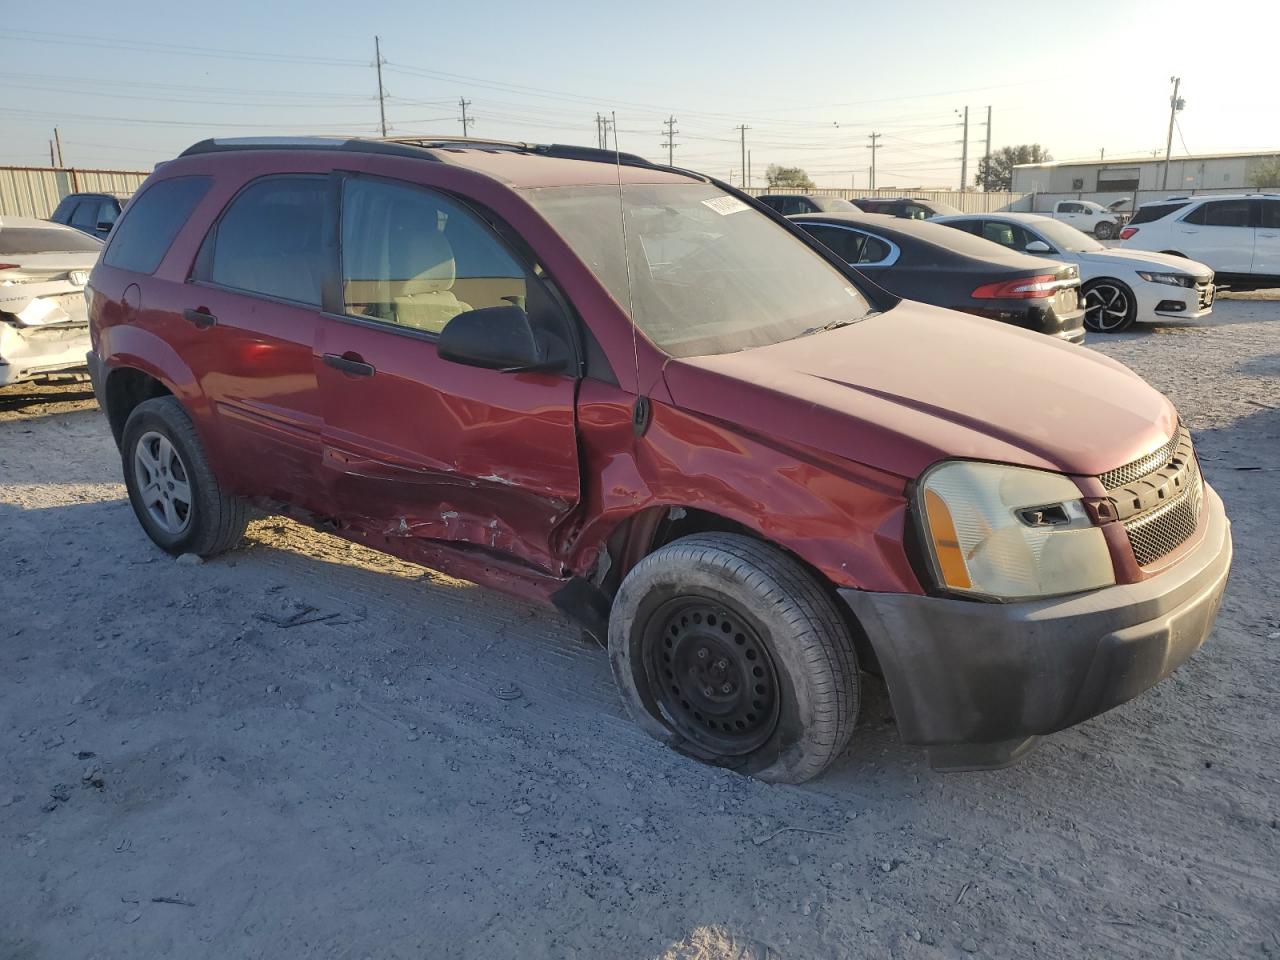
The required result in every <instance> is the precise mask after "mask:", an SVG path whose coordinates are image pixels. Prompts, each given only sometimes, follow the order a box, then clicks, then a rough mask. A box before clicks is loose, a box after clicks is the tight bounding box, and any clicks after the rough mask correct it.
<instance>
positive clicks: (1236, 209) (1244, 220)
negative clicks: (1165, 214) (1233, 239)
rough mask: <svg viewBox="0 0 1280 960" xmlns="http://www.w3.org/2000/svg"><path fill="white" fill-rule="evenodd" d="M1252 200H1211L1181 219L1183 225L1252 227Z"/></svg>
mask: <svg viewBox="0 0 1280 960" xmlns="http://www.w3.org/2000/svg"><path fill="white" fill-rule="evenodd" d="M1252 215H1253V201H1252V200H1212V201H1210V202H1209V203H1203V204H1201V205H1200V206H1199V207H1197V208H1196V209H1195V210H1192V211H1191V212H1190V213H1189V214H1187V215H1186V216H1185V217H1183V218H1182V219H1183V223H1195V224H1201V225H1203V226H1206V227H1249V226H1252V225H1253V221H1252Z"/></svg>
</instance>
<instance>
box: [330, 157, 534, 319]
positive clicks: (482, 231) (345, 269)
mask: <svg viewBox="0 0 1280 960" xmlns="http://www.w3.org/2000/svg"><path fill="white" fill-rule="evenodd" d="M528 293H529V282H528V278H527V276H526V271H525V269H524V267H522V266H521V265H520V264H518V263H517V262H516V261H515V259H514V258H513V257H512V256H511V254H510V253H508V252H507V249H506V247H505V246H503V244H502V243H501V241H499V240H498V238H497V236H496V235H495V234H494V233H493V231H492V230H490V229H489V227H488V226H487V225H485V224H484V223H482V222H481V221H480V220H478V219H477V218H476V217H475V216H474V215H473V214H472V213H471V212H470V211H468V210H466V209H464V208H463V207H462V206H461V205H459V204H458V203H456V202H454V201H453V200H451V199H449V198H448V197H446V196H444V195H443V194H439V193H436V192H434V191H431V190H427V189H424V188H421V187H415V186H411V185H408V184H398V183H388V182H386V181H382V180H365V179H351V180H348V181H347V182H346V183H345V184H344V186H343V191H342V300H343V304H344V309H345V311H346V312H347V313H348V314H350V315H352V316H356V317H369V318H371V319H375V320H383V321H386V322H388V323H394V324H398V325H399V326H403V327H410V328H412V329H415V330H423V331H426V332H427V333H439V332H440V331H441V330H443V329H444V327H445V325H446V324H447V323H448V322H449V321H450V320H452V319H453V318H454V317H456V316H457V315H458V314H460V313H463V312H465V311H467V310H476V309H479V308H481V307H499V306H504V305H506V304H513V305H515V306H518V307H521V308H525V309H528V305H527V303H526V298H527V295H528Z"/></svg>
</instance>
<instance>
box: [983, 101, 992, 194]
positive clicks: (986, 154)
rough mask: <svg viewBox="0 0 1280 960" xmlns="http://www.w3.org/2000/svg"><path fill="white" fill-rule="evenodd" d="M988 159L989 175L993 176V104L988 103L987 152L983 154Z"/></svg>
mask: <svg viewBox="0 0 1280 960" xmlns="http://www.w3.org/2000/svg"><path fill="white" fill-rule="evenodd" d="M983 157H984V158H985V161H986V168H987V176H988V177H989V176H991V105H990V104H987V152H986V153H984V154H983ZM984 189H985V188H984Z"/></svg>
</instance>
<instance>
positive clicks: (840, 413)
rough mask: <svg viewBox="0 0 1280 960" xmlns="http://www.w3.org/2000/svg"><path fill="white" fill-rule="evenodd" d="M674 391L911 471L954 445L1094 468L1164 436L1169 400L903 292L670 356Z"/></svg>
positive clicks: (769, 427) (760, 424) (689, 403)
mask: <svg viewBox="0 0 1280 960" xmlns="http://www.w3.org/2000/svg"><path fill="white" fill-rule="evenodd" d="M666 379H667V385H668V388H669V390H670V391H671V395H672V399H673V400H674V401H675V403H676V404H678V405H679V406H681V407H682V408H684V409H687V410H690V411H693V412H696V413H700V414H703V415H706V416H710V417H714V418H716V419H719V420H722V421H726V422H729V423H733V424H737V425H738V426H739V427H740V428H741V429H742V430H744V431H746V432H750V433H753V434H757V435H765V436H770V437H773V438H775V439H776V440H778V441H779V442H782V443H798V444H803V445H805V446H808V447H812V448H815V449H819V450H823V451H825V452H827V453H830V454H834V455H836V456H840V457H844V458H846V459H849V460H853V461H856V462H859V463H863V464H866V465H868V466H872V467H876V468H879V469H881V470H886V471H889V472H891V473H895V474H897V475H899V476H902V477H906V478H913V477H916V476H918V475H919V474H920V473H921V472H922V471H923V470H924V469H925V468H926V467H928V466H929V465H930V464H932V463H935V462H937V461H938V460H942V459H945V458H949V457H961V458H970V459H978V460H991V461H997V462H1004V463H1013V464H1019V465H1022V466H1028V467H1037V468H1041V469H1049V470H1058V471H1062V472H1064V473H1070V474H1077V475H1086V476H1092V475H1097V474H1099V473H1103V472H1104V471H1107V470H1110V469H1113V468H1114V467H1118V466H1121V465H1123V464H1125V463H1128V462H1129V461H1131V460H1135V459H1137V458H1138V457H1140V456H1142V455H1144V454H1146V453H1149V452H1150V451H1152V450H1154V449H1156V448H1157V447H1158V446H1160V445H1161V444H1162V443H1164V442H1165V441H1166V440H1167V439H1168V438H1169V437H1170V436H1171V435H1172V434H1173V431H1174V429H1175V427H1176V425H1177V419H1178V418H1177V412H1176V411H1175V410H1174V408H1173V405H1172V404H1171V403H1170V402H1169V401H1168V400H1167V399H1165V397H1164V396H1163V395H1161V394H1160V393H1158V392H1157V391H1156V390H1154V389H1153V388H1152V387H1150V386H1148V385H1147V383H1146V382H1145V381H1143V380H1142V379H1141V378H1140V377H1138V375H1137V374H1135V373H1133V372H1132V371H1131V370H1129V369H1128V368H1127V367H1125V366H1123V365H1122V364H1119V363H1117V362H1115V361H1114V360H1110V359H1108V358H1107V357H1104V356H1102V355H1101V354H1098V353H1094V352H1093V351H1091V350H1088V349H1085V348H1082V347H1077V346H1072V345H1069V344H1065V343H1060V342H1057V341H1055V340H1054V339H1053V338H1050V337H1046V336H1043V335H1042V334H1038V333H1029V332H1027V331H1023V330H1018V329H1016V328H1013V327H1010V326H1008V325H1007V324H1001V323H996V322H994V321H990V320H984V319H982V318H979V317H973V316H969V315H967V314H962V313H957V312H954V311H951V310H943V309H941V308H938V307H931V306H927V305H925V304H920V303H915V302H912V301H909V300H904V301H902V302H901V303H900V304H898V305H897V306H896V307H894V308H893V309H892V310H890V311H889V312H888V313H886V314H882V315H878V316H873V317H870V318H868V319H866V320H863V321H861V322H859V323H856V324H854V325H852V326H849V327H844V328H841V329H838V330H833V331H830V332H828V333H818V334H814V335H812V336H808V337H801V338H799V339H796V340H788V341H785V342H783V343H777V344H773V345H772V346H768V347H760V348H757V349H753V350H744V351H741V352H740V353H731V354H724V355H720V356H710V357H690V358H686V359H681V360H672V361H671V362H670V363H669V364H668V365H667V369H666Z"/></svg>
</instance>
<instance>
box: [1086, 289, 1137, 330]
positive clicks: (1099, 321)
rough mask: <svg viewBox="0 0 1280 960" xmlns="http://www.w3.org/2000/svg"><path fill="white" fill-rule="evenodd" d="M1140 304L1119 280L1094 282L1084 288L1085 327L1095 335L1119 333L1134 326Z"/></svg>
mask: <svg viewBox="0 0 1280 960" xmlns="http://www.w3.org/2000/svg"><path fill="white" fill-rule="evenodd" d="M1137 312H1138V304H1137V301H1136V300H1135V299H1134V296H1133V291H1132V290H1130V289H1129V288H1128V287H1127V286H1125V285H1124V284H1123V283H1121V282H1120V281H1119V280H1094V281H1093V282H1091V283H1087V284H1085V287H1084V325H1085V326H1086V327H1088V328H1089V329H1090V330H1092V331H1093V332H1094V333H1119V332H1120V331H1121V330H1127V329H1128V328H1129V327H1131V326H1133V321H1134V318H1135V317H1136V316H1137Z"/></svg>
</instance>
